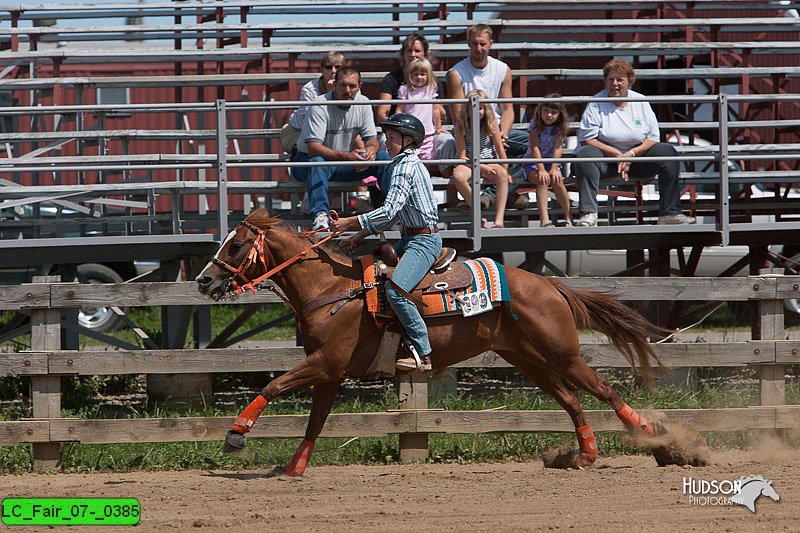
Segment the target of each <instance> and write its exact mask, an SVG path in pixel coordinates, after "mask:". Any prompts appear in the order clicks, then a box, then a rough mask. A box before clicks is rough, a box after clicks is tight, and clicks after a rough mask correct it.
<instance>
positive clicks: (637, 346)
mask: <svg viewBox="0 0 800 533" xmlns="http://www.w3.org/2000/svg"><path fill="white" fill-rule="evenodd" d="M545 279H546V280H547V281H549V282H550V283H551V284H552V285H553V287H555V289H556V290H557V291H558V292H559V293H560V294H561V296H563V297H564V299H565V300H566V301H567V304H569V307H570V309H571V310H572V316H573V317H575V324H576V325H577V326H578V328H587V327H589V328H591V329H594V330H597V331H600V332H601V333H604V334H605V335H606V336H607V337H608V338H609V339H610V340H611V343H612V344H613V345H614V347H615V348H616V349H617V351H619V353H621V354H622V355H623V357H625V359H626V360H627V361H628V363H629V364H630V365H631V368H633V370H634V372H636V370H637V361H636V359H637V358H638V367H639V368H638V371H639V372H640V373H641V376H642V379H643V380H644V382H645V384H647V385H651V384H652V383H653V374H652V371H651V368H650V367H651V364H650V362H651V360H652V361H655V362H656V363H657V364H658V366H659V367H660V368H663V366H664V365H663V364H662V363H661V360H660V359H659V358H658V356H657V355H656V354H655V352H654V351H653V349H652V348H651V347H650V345H649V344H648V342H647V338H648V337H650V336H655V337H665V336H666V335H668V334H670V333H672V332H671V331H669V330H667V329H664V328H661V327H659V326H656V325H655V324H653V323H652V322H650V321H649V320H647V319H646V318H644V317H643V316H642V315H640V314H639V313H638V312H636V311H635V310H633V309H631V308H630V307H628V306H626V305H624V304H622V303H620V301H619V300H618V299H617V297H616V296H614V295H611V294H604V293H600V292H594V291H587V290H583V289H575V288H571V287H567V286H566V285H564V284H563V283H562V282H561V281H559V280H558V279H556V278H551V277H548V278H545Z"/></svg>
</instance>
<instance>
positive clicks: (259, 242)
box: [211, 220, 335, 303]
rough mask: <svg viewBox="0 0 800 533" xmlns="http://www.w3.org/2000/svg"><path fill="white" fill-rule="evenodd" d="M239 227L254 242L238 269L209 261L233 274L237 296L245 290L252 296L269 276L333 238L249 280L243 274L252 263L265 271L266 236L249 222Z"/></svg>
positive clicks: (234, 290)
mask: <svg viewBox="0 0 800 533" xmlns="http://www.w3.org/2000/svg"><path fill="white" fill-rule="evenodd" d="M239 225H240V226H244V227H245V228H247V229H249V230H250V231H252V232H253V233H255V234H256V238H255V241H253V246H251V247H250V251H248V252H247V256H246V257H245V258H244V260H243V261H242V263H241V264H240V265H239V267H238V268H234V267H232V266H231V265H229V264H228V263H226V262H225V261H223V260H221V259H219V258H217V257H213V258H212V259H211V261H212V262H213V263H214V264H216V265H217V266H220V267H222V268H224V269H225V270H227V271H228V272H230V273H232V274H233V279H232V280H231V286H232V287H233V293H234V294H237V295H238V294H241V293H243V292H244V291H247V290H251V291H253V294H255V293H256V290H257V288H258V285H259V284H260V283H261V282H262V281H264V280H265V279H269V278H270V276H272V275H273V274H276V273H277V272H280V271H281V270H283V269H284V268H286V267H288V266H289V265H291V264H292V263H295V262H297V261H298V260H300V259H302V258H303V257H305V255H306V254H308V252H310V251H311V250H313V249H315V248H318V247H319V246H321V245H322V244H323V243H325V242H326V241H328V240H330V239H332V238H333V237H334V236H335V234H333V233H331V234H330V235H328V236H327V237H323V238H322V239H321V240H320V241H319V242H316V243H314V244H312V245H311V246H309V247H308V248H306V249H305V250H303V251H302V252H298V253H297V254H295V255H293V256H292V257H290V258H289V259H287V260H286V261H284V262H283V263H281V264H280V265H278V266H276V267H275V268H273V269H272V270H269V271H266V272H265V273H264V274H261V275H260V276H258V277H257V278H255V279H253V280H251V279H248V278H247V276H246V275H245V272H247V270H248V269H249V268H250V267H251V266H252V265H253V264H254V263H256V262H258V263H259V264H261V265H263V267H264V270H267V259H266V256H265V255H264V253H265V250H266V245H265V242H264V240H265V236H266V231H265V230H263V229H261V228H259V227H257V226H254V225H253V224H251V223H250V222H248V221H246V220H243V221H242V223H241V224H239ZM327 229H328V228H321V229H318V230H315V231H307V232H306V233H304V234H303V235H305V236H307V237H309V236H311V235H314V234H315V233H317V232H319V231H326V230H327ZM237 277H238V278H239V279H240V280H242V281H243V282H244V285H240V284H239V282H238V281H236V278H237ZM287 303H288V302H287Z"/></svg>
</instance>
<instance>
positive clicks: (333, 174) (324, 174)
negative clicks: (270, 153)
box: [292, 151, 391, 218]
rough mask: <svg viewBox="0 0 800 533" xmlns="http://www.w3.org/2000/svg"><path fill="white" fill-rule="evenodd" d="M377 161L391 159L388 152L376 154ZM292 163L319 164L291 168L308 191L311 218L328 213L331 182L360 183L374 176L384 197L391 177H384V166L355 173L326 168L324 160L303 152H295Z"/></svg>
mask: <svg viewBox="0 0 800 533" xmlns="http://www.w3.org/2000/svg"><path fill="white" fill-rule="evenodd" d="M375 159H376V160H378V161H388V160H390V159H391V157H389V153H388V152H383V151H381V152H378V153H377V154H376V155H375ZM292 161H297V162H301V163H302V162H306V161H308V162H311V163H320V164H319V165H316V166H313V167H295V168H292V176H294V177H295V178H296V179H297V180H298V181H303V182H305V184H306V189H307V190H308V212H309V214H310V215H311V216H312V218H313V217H314V216H316V214H317V213H327V212H328V211H330V208H331V206H330V204H329V203H328V183H329V182H331V181H360V180H362V179H364V178H366V177H368V176H375V177H377V178H378V184H379V186H380V188H381V193H382V194H383V195H384V196H385V195H386V191H388V190H389V183H388V180H390V179H391V176H388V175H387V176H384V174H386V172H385V169H386V168H387V167H385V166H370V167H367V168H366V169H365V170H361V171H356V170H355V167H347V166H328V165H325V164H324V163H325V161H326V160H325V159H323V158H322V157H319V156H314V157H311V156H309V155H308V154H307V153H305V152H297V153H296V154H295V155H294V157H292Z"/></svg>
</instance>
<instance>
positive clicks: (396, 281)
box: [331, 113, 442, 370]
mask: <svg viewBox="0 0 800 533" xmlns="http://www.w3.org/2000/svg"><path fill="white" fill-rule="evenodd" d="M380 126H381V127H382V128H383V131H384V133H385V134H386V149H387V150H388V151H389V155H390V156H392V163H391V164H390V165H389V169H388V172H387V174H385V175H390V176H391V182H390V185H389V191H388V192H387V194H386V200H385V201H384V203H383V206H382V207H380V208H378V209H375V210H373V211H370V212H368V213H364V214H362V215H358V216H353V217H347V218H340V219H338V220H336V221H331V231H337V232H341V231H348V230H359V231H358V232H357V233H356V234H355V235H353V236H351V237H349V238H348V239H347V241H346V242H349V244H350V246H351V247H352V248H355V246H356V245H357V244H358V243H359V242H360V241H361V240H363V239H364V238H365V237H366V236H367V235H371V234H373V233H378V232H379V231H381V230H382V229H384V228H386V227H388V226H390V225H391V224H393V223H394V222H395V221H398V222H399V223H400V225H401V226H402V228H403V229H402V238H401V239H400V241H399V242H398V243H397V244H395V251H396V252H397V255H398V256H399V257H400V261H399V262H398V264H397V267H396V268H395V269H394V273H393V274H392V282H391V283H390V284H389V286H388V287H387V288H386V297H387V299H388V300H389V304H390V305H391V306H392V309H393V310H394V312H395V314H396V315H397V318H398V319H399V320H400V323H401V324H402V325H403V328H404V330H405V332H406V335H407V336H408V338H409V340H410V341H411V346H410V349H411V353H412V355H413V356H414V357H413V358H411V357H408V358H404V359H400V360H398V361H397V368H400V369H405V370H423V369H428V368H430V364H429V363H430V357H429V356H430V353H431V345H430V341H429V339H428V329H427V327H426V326H425V322H424V321H423V320H422V317H421V316H420V313H419V310H418V309H417V307H416V305H414V303H413V302H412V301H411V300H409V299H408V297H407V296H406V294H407V293H409V292H411V291H412V290H413V289H414V287H416V286H417V284H418V283H419V282H420V281H422V278H424V277H425V274H426V273H427V272H428V271H429V270H430V268H431V266H433V263H434V262H435V261H436V259H437V258H438V257H439V253H440V252H441V250H442V237H441V235H439V233H438V232H439V227H438V223H439V216H438V210H437V202H436V198H435V197H434V195H433V185H432V184H431V176H430V174H429V173H428V170H427V169H426V168H425V165H424V164H423V163H422V161H420V159H419V157H417V155H416V154H415V153H414V150H415V149H416V148H418V147H419V146H420V145H421V144H422V142H423V141H424V139H425V126H423V125H422V122H420V121H419V119H418V118H416V117H415V116H413V115H409V114H407V113H397V114H395V115H393V116H391V117H389V119H388V120H386V121H385V122H382V123H381V124H380ZM401 254H402V255H401Z"/></svg>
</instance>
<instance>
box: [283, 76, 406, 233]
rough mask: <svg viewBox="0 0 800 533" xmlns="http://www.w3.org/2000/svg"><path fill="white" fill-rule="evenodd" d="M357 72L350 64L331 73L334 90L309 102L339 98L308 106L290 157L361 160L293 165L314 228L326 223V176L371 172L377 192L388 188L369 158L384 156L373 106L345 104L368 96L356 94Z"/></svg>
mask: <svg viewBox="0 0 800 533" xmlns="http://www.w3.org/2000/svg"><path fill="white" fill-rule="evenodd" d="M360 90H361V74H360V73H359V71H358V70H356V69H354V68H352V67H344V68H342V69H340V70H339V71H337V72H336V81H335V83H334V86H333V90H332V91H330V92H328V93H325V94H324V95H322V96H320V97H318V98H317V99H316V100H314V101H313V102H320V103H321V102H332V101H337V102H338V101H341V102H342V103H341V104H339V103H337V104H336V105H330V104H329V105H311V106H310V109H309V111H308V114H307V115H306V119H305V122H304V123H303V129H302V130H301V132H300V137H299V138H298V139H297V153H296V154H295V155H294V157H292V161H297V162H307V161H308V162H312V163H324V162H326V161H353V162H355V163H358V162H363V163H362V164H361V165H358V166H333V165H324V164H319V165H315V166H308V167H294V168H292V175H293V176H294V177H295V178H296V179H298V180H300V181H303V182H305V183H306V188H307V189H308V204H309V206H308V211H309V213H310V214H311V216H312V217H313V220H314V223H313V229H319V228H324V227H327V226H328V222H329V221H328V211H329V210H330V205H329V203H328V183H329V182H330V181H359V180H361V179H364V178H366V177H368V176H376V177H377V178H378V184H379V186H380V187H381V190H382V191H387V190H388V188H389V187H388V185H389V184H388V183H384V182H385V181H386V179H385V178H384V177H383V174H384V169H385V168H386V167H384V166H374V165H372V166H370V165H369V162H370V161H375V160H379V161H388V160H389V159H390V157H389V154H388V153H387V152H385V151H379V144H378V138H377V132H376V130H375V121H374V120H373V118H372V108H371V107H370V106H368V105H350V104H349V103H346V102H348V101H353V100H359V101H360V100H368V99H367V97H365V96H363V95H362V94H361V93H360ZM359 134H360V135H361V139H363V141H364V144H365V146H364V149H363V150H352V149H351V146H352V145H353V139H354V138H355V137H356V135H359Z"/></svg>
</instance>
